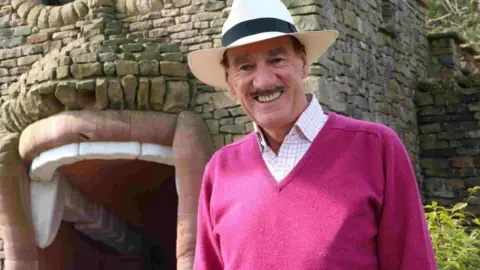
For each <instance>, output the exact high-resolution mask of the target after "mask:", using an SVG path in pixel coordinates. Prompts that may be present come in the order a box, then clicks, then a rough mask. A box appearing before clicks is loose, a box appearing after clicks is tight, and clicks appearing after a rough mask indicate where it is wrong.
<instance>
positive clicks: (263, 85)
mask: <svg viewBox="0 0 480 270" xmlns="http://www.w3.org/2000/svg"><path fill="white" fill-rule="evenodd" d="M276 84H277V76H276V75H275V73H274V72H272V70H271V69H270V68H269V67H268V66H266V65H258V66H257V68H256V70H255V77H254V79H253V87H254V88H255V89H271V88H272V87H274V86H275V85H276Z"/></svg>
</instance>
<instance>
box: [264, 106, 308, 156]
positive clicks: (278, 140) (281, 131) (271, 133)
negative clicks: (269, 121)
mask: <svg viewBox="0 0 480 270" xmlns="http://www.w3.org/2000/svg"><path fill="white" fill-rule="evenodd" d="M310 101H311V96H307V97H306V98H305V104H304V106H303V108H302V110H300V112H299V113H298V114H297V116H296V117H295V118H294V119H293V121H292V122H290V123H289V124H287V125H285V126H281V127H276V128H269V127H262V131H263V134H264V135H265V140H267V144H268V146H270V148H271V149H272V151H273V152H274V153H275V154H276V155H278V152H279V151H280V147H281V146H282V143H283V140H284V139H285V137H286V136H287V135H288V133H289V132H290V130H292V128H293V126H294V125H295V122H296V121H297V120H298V118H299V117H300V115H302V113H303V112H304V111H305V110H306V109H307V107H308V104H309V102H310Z"/></svg>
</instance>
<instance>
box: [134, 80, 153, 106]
mask: <svg viewBox="0 0 480 270" xmlns="http://www.w3.org/2000/svg"><path fill="white" fill-rule="evenodd" d="M149 94H150V80H149V79H148V78H140V80H139V83H138V90H137V107H138V109H140V110H148V109H150V106H149V102H148V98H149Z"/></svg>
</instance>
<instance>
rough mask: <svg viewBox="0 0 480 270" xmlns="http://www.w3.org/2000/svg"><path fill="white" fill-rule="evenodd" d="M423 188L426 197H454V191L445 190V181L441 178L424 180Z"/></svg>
mask: <svg viewBox="0 0 480 270" xmlns="http://www.w3.org/2000/svg"><path fill="white" fill-rule="evenodd" d="M425 188H426V192H427V195H428V196H438V197H442V198H454V197H455V196H456V194H455V192H454V191H451V190H448V189H447V185H446V179H443V178H428V179H425Z"/></svg>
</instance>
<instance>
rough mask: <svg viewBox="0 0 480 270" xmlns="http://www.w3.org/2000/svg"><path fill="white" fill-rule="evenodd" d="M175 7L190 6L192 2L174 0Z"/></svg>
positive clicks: (189, 0)
mask: <svg viewBox="0 0 480 270" xmlns="http://www.w3.org/2000/svg"><path fill="white" fill-rule="evenodd" d="M172 2H173V6H175V7H176V8H180V7H185V6H188V5H190V3H191V0H173V1H172Z"/></svg>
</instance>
